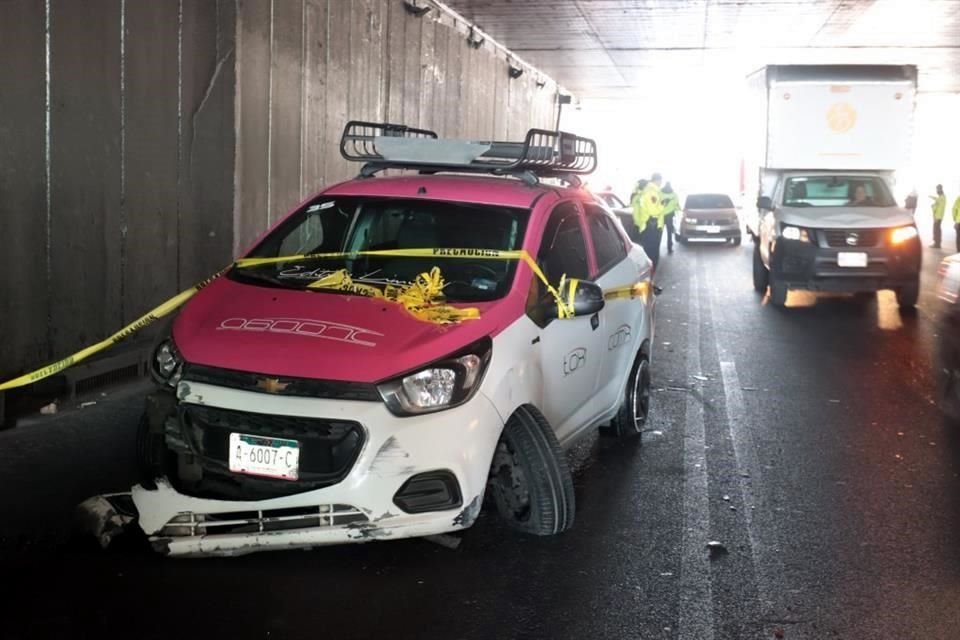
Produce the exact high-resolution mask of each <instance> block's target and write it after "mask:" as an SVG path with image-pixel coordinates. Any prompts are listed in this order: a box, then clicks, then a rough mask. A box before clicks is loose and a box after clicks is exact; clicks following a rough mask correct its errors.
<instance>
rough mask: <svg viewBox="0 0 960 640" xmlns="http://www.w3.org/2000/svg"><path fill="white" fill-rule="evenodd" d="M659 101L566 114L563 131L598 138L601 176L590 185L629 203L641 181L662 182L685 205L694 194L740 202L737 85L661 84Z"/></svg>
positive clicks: (603, 103) (599, 104) (597, 105)
mask: <svg viewBox="0 0 960 640" xmlns="http://www.w3.org/2000/svg"><path fill="white" fill-rule="evenodd" d="M657 86H658V91H657V93H656V95H654V96H651V97H649V98H636V99H631V100H612V99H611V100H592V101H591V100H588V99H587V100H584V102H583V103H581V105H580V107H579V109H570V110H565V111H564V113H563V121H562V127H561V128H562V129H564V130H566V131H572V132H574V133H578V134H580V135H585V136H588V137H591V138H594V139H595V140H596V141H597V148H598V156H599V157H598V160H599V163H598V168H597V171H596V173H595V174H594V175H592V176H589V177H588V178H587V180H588V182H589V186H591V187H593V188H595V189H598V190H599V189H606V188H607V187H611V188H612V189H613V190H614V191H615V192H616V193H617V194H618V195H619V196H620V197H621V198H623V199H624V200H626V199H627V198H628V197H629V195H630V192H631V191H632V190H633V188H634V186H635V185H636V183H637V180H639V179H641V178H649V177H650V175H651V174H652V173H653V172H659V173H661V174H662V175H663V179H664V180H665V181H669V182H671V183H672V185H673V187H674V188H675V189H676V190H677V191H678V193H680V195H681V199H682V198H683V197H684V196H685V195H686V194H689V193H691V192H694V191H709V192H722V193H726V194H727V195H729V196H731V197H732V198H736V197H737V196H738V195H739V171H740V165H739V158H740V156H741V149H740V147H741V139H742V136H741V135H740V131H739V130H740V127H741V119H742V109H741V104H742V102H741V100H742V97H741V96H742V92H741V90H740V87H739V86H738V83H736V82H734V83H726V84H724V85H722V86H719V85H716V84H715V83H703V82H702V81H701V82H699V83H698V82H695V81H693V80H690V81H683V82H679V81H678V80H676V79H674V81H672V82H670V83H666V82H665V83H662V84H658V85H657Z"/></svg>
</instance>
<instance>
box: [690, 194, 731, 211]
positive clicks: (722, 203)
mask: <svg viewBox="0 0 960 640" xmlns="http://www.w3.org/2000/svg"><path fill="white" fill-rule="evenodd" d="M684 209H733V202H732V201H731V200H730V198H728V197H727V196H725V195H723V194H720V193H698V194H694V195H689V196H687V203H686V205H685V206H684Z"/></svg>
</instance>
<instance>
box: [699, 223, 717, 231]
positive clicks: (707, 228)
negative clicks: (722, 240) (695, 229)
mask: <svg viewBox="0 0 960 640" xmlns="http://www.w3.org/2000/svg"><path fill="white" fill-rule="evenodd" d="M700 230H701V231H704V232H706V233H720V227H718V226H716V225H712V224H711V225H706V226H703V227H700Z"/></svg>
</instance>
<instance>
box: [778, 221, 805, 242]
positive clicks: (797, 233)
mask: <svg viewBox="0 0 960 640" xmlns="http://www.w3.org/2000/svg"><path fill="white" fill-rule="evenodd" d="M780 235H781V236H782V237H783V238H784V239H785V240H797V241H799V242H810V234H809V233H807V230H806V229H804V228H802V227H794V226H791V225H788V224H785V225H783V227H782V228H781V229H780Z"/></svg>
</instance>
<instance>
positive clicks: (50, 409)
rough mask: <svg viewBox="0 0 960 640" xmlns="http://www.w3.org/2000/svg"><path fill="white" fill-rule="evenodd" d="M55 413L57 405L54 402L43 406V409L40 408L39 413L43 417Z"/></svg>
mask: <svg viewBox="0 0 960 640" xmlns="http://www.w3.org/2000/svg"><path fill="white" fill-rule="evenodd" d="M56 412H57V403H56V401H54V402H51V403H50V404H48V405H45V406H43V407H40V413H41V414H43V415H45V416H52V415H53V414H55V413H56Z"/></svg>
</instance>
